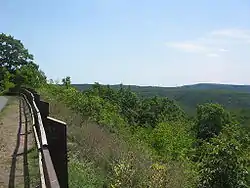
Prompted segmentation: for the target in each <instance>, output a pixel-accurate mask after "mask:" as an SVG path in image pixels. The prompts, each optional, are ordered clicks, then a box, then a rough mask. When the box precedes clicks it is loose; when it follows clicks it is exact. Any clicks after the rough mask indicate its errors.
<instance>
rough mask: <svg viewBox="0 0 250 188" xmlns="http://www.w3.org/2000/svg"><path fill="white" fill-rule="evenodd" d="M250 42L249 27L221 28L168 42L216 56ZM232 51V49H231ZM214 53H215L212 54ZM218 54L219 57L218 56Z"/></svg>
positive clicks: (189, 50) (180, 47)
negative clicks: (194, 36)
mask: <svg viewBox="0 0 250 188" xmlns="http://www.w3.org/2000/svg"><path fill="white" fill-rule="evenodd" d="M248 43H250V30H247V29H221V30H216V31H212V32H209V33H207V34H205V35H204V36H202V37H199V38H196V39H194V40H191V41H188V42H187V41H183V42H181V41H178V42H168V43H166V44H167V46H168V47H172V48H175V49H178V50H182V51H184V52H190V53H194V52H195V53H200V54H203V55H208V54H210V55H209V56H213V57H215V54H217V55H218V56H219V55H220V54H221V53H225V52H228V51H229V50H230V49H235V46H236V45H243V44H248ZM230 51H232V50H230ZM211 54H213V55H211ZM218 56H217V57H218Z"/></svg>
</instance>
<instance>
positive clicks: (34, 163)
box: [28, 144, 40, 187]
mask: <svg viewBox="0 0 250 188" xmlns="http://www.w3.org/2000/svg"><path fill="white" fill-rule="evenodd" d="M38 160H39V159H38V150H37V148H36V146H35V144H34V147H33V148H32V149H31V151H30V152H29V153H28V168H29V181H30V187H36V186H37V185H39V182H40V174H39V161H38Z"/></svg>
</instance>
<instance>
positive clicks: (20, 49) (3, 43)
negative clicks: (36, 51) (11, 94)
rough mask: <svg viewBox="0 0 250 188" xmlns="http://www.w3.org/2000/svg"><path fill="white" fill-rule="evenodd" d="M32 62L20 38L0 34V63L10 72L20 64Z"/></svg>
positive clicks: (31, 57) (31, 56)
mask: <svg viewBox="0 0 250 188" xmlns="http://www.w3.org/2000/svg"><path fill="white" fill-rule="evenodd" d="M31 63H33V55H31V54H30V53H29V52H28V50H27V49H25V48H24V45H23V44H22V42H21V41H20V40H17V39H15V38H14V37H13V36H11V35H6V34H4V33H1V34H0V65H1V67H5V68H6V70H7V71H9V72H10V73H11V74H13V73H14V72H15V70H16V69H17V68H20V67H21V66H22V65H27V64H31Z"/></svg>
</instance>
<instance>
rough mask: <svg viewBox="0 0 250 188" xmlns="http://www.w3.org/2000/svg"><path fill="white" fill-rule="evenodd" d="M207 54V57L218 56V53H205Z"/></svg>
mask: <svg viewBox="0 0 250 188" xmlns="http://www.w3.org/2000/svg"><path fill="white" fill-rule="evenodd" d="M207 56H209V57H219V56H220V55H219V54H216V53H211V54H207Z"/></svg>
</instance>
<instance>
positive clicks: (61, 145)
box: [20, 88, 68, 188]
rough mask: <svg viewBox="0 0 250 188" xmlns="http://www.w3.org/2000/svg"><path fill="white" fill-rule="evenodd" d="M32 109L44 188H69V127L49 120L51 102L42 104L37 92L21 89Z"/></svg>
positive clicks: (41, 183)
mask: <svg viewBox="0 0 250 188" xmlns="http://www.w3.org/2000/svg"><path fill="white" fill-rule="evenodd" d="M20 96H21V97H23V98H24V99H25V101H26V103H27V105H28V107H29V110H30V113H31V116H32V124H33V133H34V137H35V140H36V145H37V148H38V151H39V170H40V185H39V187H41V188H59V187H60V188H68V157H67V126H66V123H64V122H62V121H59V120H57V119H54V118H52V117H49V103H47V102H44V101H41V100H40V95H38V94H37V92H36V91H34V90H32V89H28V88H21V89H20Z"/></svg>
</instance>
